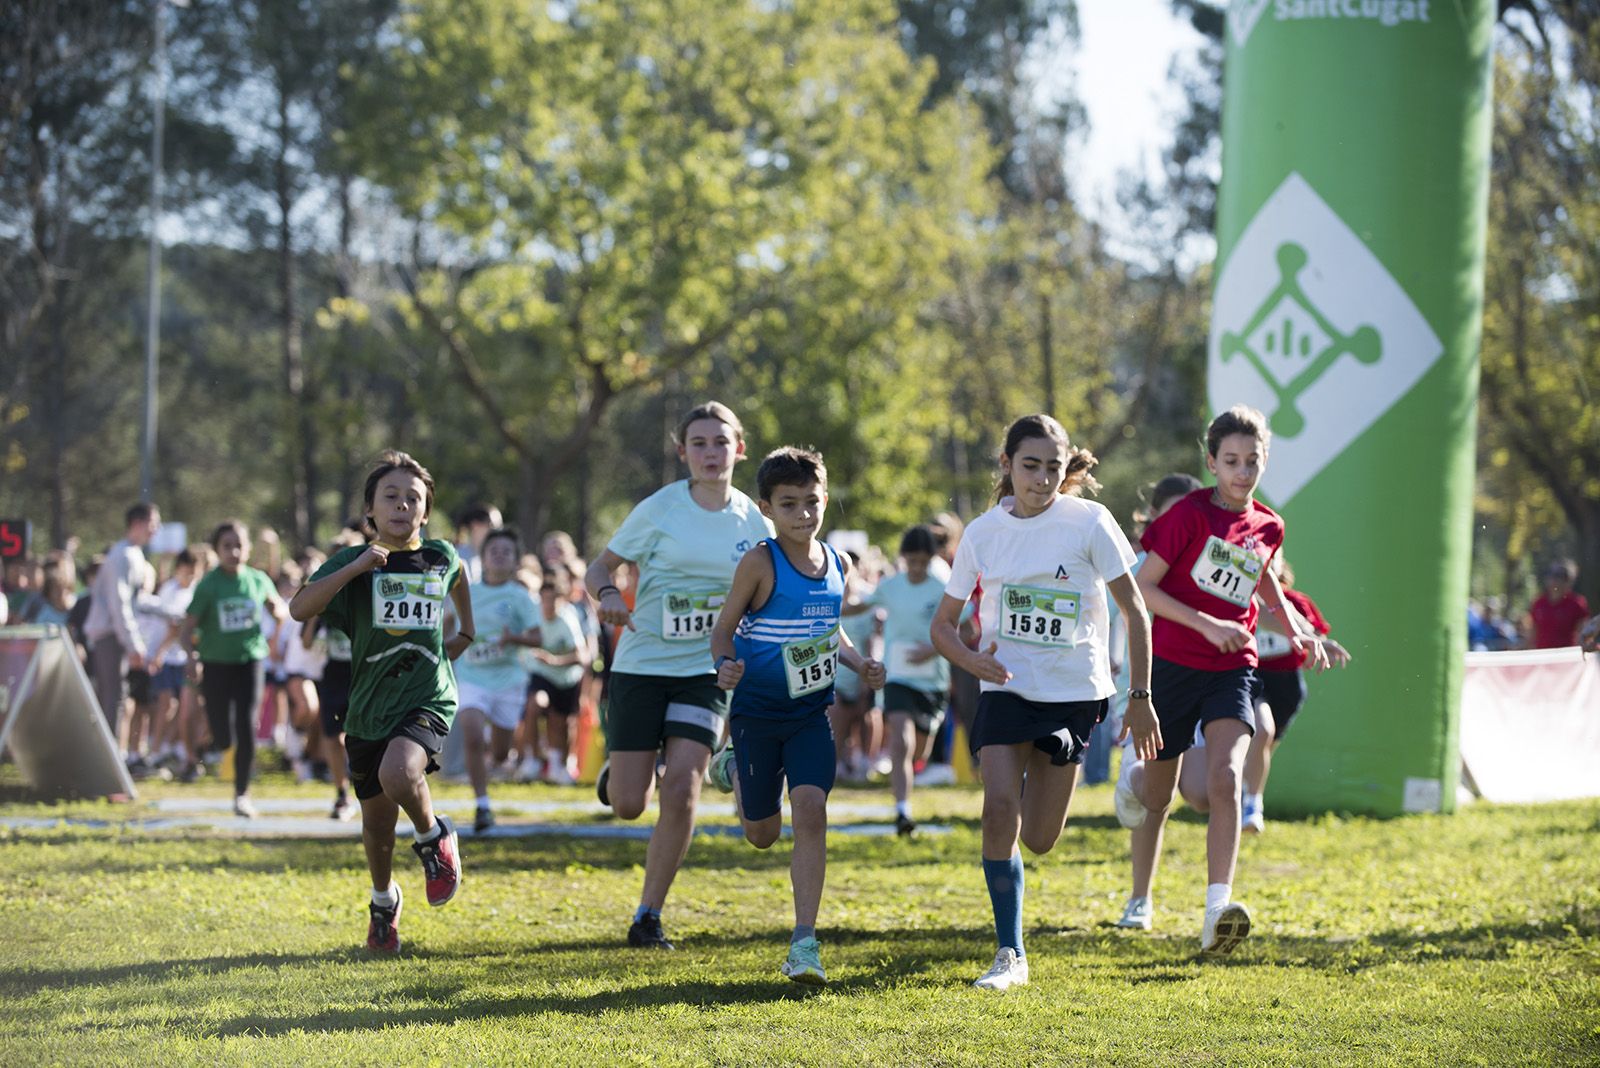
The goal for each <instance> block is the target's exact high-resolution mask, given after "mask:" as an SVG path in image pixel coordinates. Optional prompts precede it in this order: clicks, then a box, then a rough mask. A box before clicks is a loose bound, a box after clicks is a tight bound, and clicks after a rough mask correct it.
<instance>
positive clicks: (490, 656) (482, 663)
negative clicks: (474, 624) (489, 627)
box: [462, 641, 511, 667]
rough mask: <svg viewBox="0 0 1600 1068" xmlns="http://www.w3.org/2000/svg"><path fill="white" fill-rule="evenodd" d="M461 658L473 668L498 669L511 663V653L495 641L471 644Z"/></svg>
mask: <svg viewBox="0 0 1600 1068" xmlns="http://www.w3.org/2000/svg"><path fill="white" fill-rule="evenodd" d="M462 656H463V657H465V659H466V661H467V663H469V664H471V665H472V666H473V667H499V666H500V665H501V664H506V663H510V661H511V651H510V650H509V649H507V648H506V647H505V646H503V645H501V644H500V643H499V642H496V641H487V642H473V643H472V644H471V645H469V646H467V651H466V652H465V653H463V654H462Z"/></svg>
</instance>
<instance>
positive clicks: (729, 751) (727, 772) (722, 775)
mask: <svg viewBox="0 0 1600 1068" xmlns="http://www.w3.org/2000/svg"><path fill="white" fill-rule="evenodd" d="M733 761H734V755H733V746H732V745H731V744H729V745H725V746H723V747H722V748H721V749H719V750H717V752H716V754H715V755H714V756H712V758H711V763H710V764H709V765H707V766H706V780H707V781H708V782H710V783H711V785H712V786H714V787H716V788H717V789H718V790H719V791H721V792H722V793H725V794H731V793H733V774H734V773H733Z"/></svg>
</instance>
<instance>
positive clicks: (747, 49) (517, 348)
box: [349, 0, 989, 528]
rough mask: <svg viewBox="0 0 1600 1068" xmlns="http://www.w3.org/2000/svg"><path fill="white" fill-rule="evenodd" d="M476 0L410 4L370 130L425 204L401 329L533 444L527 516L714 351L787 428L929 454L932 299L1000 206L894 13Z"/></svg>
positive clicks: (858, 457)
mask: <svg viewBox="0 0 1600 1068" xmlns="http://www.w3.org/2000/svg"><path fill="white" fill-rule="evenodd" d="M469 6H470V11H465V12H464V11H463V9H462V8H461V6H460V5H457V4H444V3H436V4H422V5H418V6H417V7H416V8H414V9H411V10H409V11H408V12H407V14H406V15H405V17H404V18H403V19H402V20H401V22H400V24H399V26H398V27H397V35H396V40H395V43H394V46H393V48H392V49H391V51H390V52H389V54H388V56H387V57H386V61H385V63H384V64H383V65H382V66H381V67H380V68H378V69H376V70H375V71H374V73H373V74H372V76H371V77H370V78H369V79H368V81H367V82H366V83H365V91H364V93H363V94H362V97H361V104H360V110H359V121H358V122H357V123H356V124H355V126H354V129H353V132H352V134H351V136H350V138H349V145H350V148H351V151H352V153H353V155H354V157H355V158H356V159H357V160H359V161H360V162H361V165H362V166H363V168H364V169H365V170H366V172H367V173H368V174H369V175H371V176H372V177H373V178H374V179H375V180H377V181H380V182H382V183H383V184H385V185H386V186H388V187H389V188H391V189H392V190H393V191H394V195H395V197H396V200H397V202H398V204H399V205H400V206H401V207H402V208H403V209H404V210H405V211H406V212H407V213H408V214H409V215H411V216H412V217H414V218H417V219H419V220H426V223H427V229H428V233H429V234H430V235H431V236H432V237H433V239H434V242H435V244H436V246H437V249H436V251H434V252H433V253H432V254H431V255H428V256H426V257H425V258H424V261H423V262H422V263H420V264H419V265H418V268H417V270H416V272H415V274H414V276H412V277H410V278H409V280H408V292H407V294H406V296H405V298H404V299H403V300H402V301H401V311H402V314H403V316H404V321H405V323H406V326H407V327H408V328H410V329H411V330H412V331H413V332H414V333H416V334H418V335H422V336H427V335H429V334H430V333H431V334H432V335H433V336H435V337H436V338H437V339H439V340H442V341H443V343H444V348H445V351H446V352H447V353H448V354H449V356H450V359H451V364H452V368H453V371H454V373H455V374H456V376H457V377H458V378H459V379H460V380H461V382H462V385H463V386H464V390H463V392H464V393H465V394H466V396H467V398H468V401H469V402H470V403H471V404H472V405H473V406H474V407H475V408H476V409H477V410H478V412H479V414H480V415H481V416H482V417H483V418H484V419H485V420H486V421H487V423H488V427H489V429H490V430H491V431H492V433H493V435H494V436H495V437H496V438H497V442H498V444H499V445H501V446H503V447H505V448H507V449H509V450H510V452H511V453H512V454H513V455H514V456H515V457H516V458H517V460H518V463H519V468H520V482H519V493H518V497H519V498H520V500H519V502H518V503H519V506H520V514H521V515H522V516H523V518H524V522H525V523H527V524H528V525H530V526H536V525H540V524H539V522H538V521H539V520H541V519H542V518H543V517H544V515H545V514H546V510H547V508H548V500H547V499H546V498H547V497H548V495H549V494H550V492H551V490H552V488H553V486H554V485H555V483H557V482H558V481H559V480H560V479H561V478H562V477H563V476H565V475H567V474H568V473H569V472H570V471H571V470H572V468H573V465H574V464H575V463H576V462H577V460H578V458H579V456H580V454H582V453H583V452H584V450H585V449H586V448H587V446H588V445H589V443H590V442H591V440H592V439H593V435H594V432H595V430H596V428H597V427H599V426H600V425H601V422H602V419H603V418H604V416H605V414H606V410H607V408H608V407H609V406H610V404H611V403H612V401H613V400H614V399H615V398H616V397H618V396H620V395H623V394H626V393H628V392H630V391H633V390H636V389H639V388H641V387H651V386H654V385H655V384H656V383H658V382H659V381H660V380H661V379H662V378H663V376H665V375H668V374H672V373H676V372H683V373H684V374H687V375H689V376H690V377H691V378H702V377H703V376H704V375H705V374H706V372H707V371H708V369H709V368H710V367H712V366H714V365H728V364H732V365H736V366H737V371H736V373H735V377H734V382H735V383H736V384H737V386H739V387H741V388H739V389H737V390H735V391H733V392H731V393H725V394H724V396H725V397H726V398H727V399H729V400H731V401H732V402H733V403H734V404H735V407H736V408H741V409H744V410H746V411H749V410H750V409H751V408H760V407H762V406H769V405H770V406H771V407H772V408H773V409H774V410H775V411H781V412H782V413H783V417H782V418H781V419H778V420H776V421H775V422H773V423H772V424H771V431H772V433H773V435H774V436H773V437H771V438H769V439H768V440H771V441H773V442H774V443H775V442H776V441H777V440H779V439H780V438H787V437H790V436H793V437H798V438H806V439H809V440H812V441H813V442H814V443H815V444H817V445H819V446H821V447H823V448H824V449H825V450H828V451H829V452H830V453H839V452H843V453H848V454H849V455H848V456H840V457H839V460H838V462H840V464H841V466H843V467H846V468H850V467H852V466H857V465H859V467H860V469H862V470H866V469H868V468H869V467H870V466H871V465H872V464H874V463H882V462H892V463H902V464H903V463H906V462H915V461H916V459H917V458H918V455H919V453H918V450H917V449H915V448H913V447H908V445H914V444H915V441H916V439H915V437H914V436H913V437H912V438H911V439H910V440H909V442H904V443H900V444H888V443H885V442H883V441H881V440H880V439H881V438H882V437H883V435H882V434H881V433H880V431H881V430H882V429H883V428H884V427H886V426H888V427H902V426H905V423H904V421H903V420H902V418H901V416H902V415H907V414H909V415H910V416H911V423H910V425H909V427H907V429H910V430H911V431H912V433H913V435H914V434H915V433H917V432H918V430H919V428H920V427H922V426H925V425H926V419H920V420H919V419H917V418H916V417H915V412H916V411H917V410H918V409H919V408H925V407H926V405H925V404H922V405H919V404H918V403H917V401H916V397H915V391H910V390H908V389H907V388H906V387H907V386H908V385H909V384H910V383H913V382H920V381H925V380H926V379H927V377H928V375H929V372H930V369H931V368H932V366H933V362H932V361H933V359H934V357H935V355H936V354H937V352H938V339H937V338H929V337H928V336H926V332H925V331H923V330H921V329H920V325H921V324H919V321H918V316H919V312H920V310H921V308H922V307H923V305H924V304H925V302H926V300H927V295H928V294H929V293H930V292H936V291H937V290H938V289H939V287H940V286H941V284H942V282H941V272H942V269H943V266H944V264H945V262H946V260H947V259H948V258H949V256H950V255H951V250H952V243H953V242H954V241H955V240H958V239H959V237H960V231H959V229H958V227H959V226H960V223H961V220H972V219H977V218H982V217H983V216H985V215H986V214H987V212H988V210H989V209H988V205H987V200H986V198H987V196H988V192H987V190H986V187H985V185H984V183H983V173H984V169H985V163H986V159H987V154H986V151H985V149H984V147H983V146H984V141H983V138H982V136H981V134H980V133H979V132H978V128H977V125H976V117H975V115H973V114H972V113H971V112H970V111H969V110H968V109H966V108H964V107H963V106H962V105H961V104H959V103H957V102H954V101H951V102H946V103H942V104H940V105H938V106H936V107H934V108H932V109H925V108H923V107H922V101H923V99H924V97H925V95H926V91H927V84H928V79H929V77H930V75H931V71H930V70H929V69H928V68H927V67H925V66H918V65H916V64H914V63H912V62H911V61H910V60H909V59H908V57H907V56H906V55H905V53H904V52H903V51H902V50H901V49H900V47H899V45H898V43H897V42H896V40H895V37H894V34H893V21H892V19H893V12H892V8H891V7H890V6H889V5H887V4H885V3H879V2H874V0H830V2H826V3H814V4H805V5H795V6H793V7H789V6H787V5H767V4H760V3H753V2H752V3H738V4H728V3H723V2H712V0H676V2H664V0H657V2H648V3H637V4H631V5H626V6H619V5H610V4H576V5H573V6H572V7H571V8H570V9H559V10H558V9H546V8H540V7H530V6H528V5H524V4H520V3H514V2H510V0H506V2H495V0H479V2H477V3H475V4H473V5H469ZM468 16H470V17H468ZM953 224H954V225H953ZM886 376H888V377H886ZM719 381H720V382H723V383H726V382H727V379H725V378H719ZM847 384H848V388H847ZM858 389H859V390H860V391H861V392H857V390H858ZM908 393H910V394H911V396H909V397H908V396H907V394H908ZM456 396H458V397H459V396H461V393H457V394H456ZM896 399H899V400H900V403H899V405H898V407H897V406H896V404H895V403H894V402H895V400H896ZM879 400H882V401H884V402H885V407H884V408H883V409H882V410H878V409H876V408H870V409H869V408H868V406H869V405H872V404H873V402H876V401H879ZM868 411H870V414H863V413H864V412H868ZM882 482H883V480H882V479H879V480H878V483H879V484H882ZM863 508H864V509H867V510H866V511H865V514H866V515H867V517H868V521H870V522H873V523H874V524H875V525H876V526H878V527H879V528H884V527H887V526H892V525H894V524H898V523H899V522H901V521H902V518H903V516H905V515H910V514H913V513H911V512H909V511H907V510H906V509H905V507H904V506H903V505H901V504H899V503H885V504H883V505H881V506H878V507H877V508H876V509H875V510H872V509H868V508H867V506H866V505H863Z"/></svg>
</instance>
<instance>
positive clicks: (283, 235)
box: [276, 74, 317, 546]
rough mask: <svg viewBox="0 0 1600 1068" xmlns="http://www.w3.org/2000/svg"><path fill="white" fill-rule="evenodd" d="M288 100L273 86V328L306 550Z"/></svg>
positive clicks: (311, 427) (295, 505) (304, 410)
mask: <svg viewBox="0 0 1600 1068" xmlns="http://www.w3.org/2000/svg"><path fill="white" fill-rule="evenodd" d="M289 142H290V137H289V96H288V91H287V89H286V88H285V86H284V85H283V83H282V80H281V74H280V81H279V84H278V158H277V160H276V164H277V194H278V300H279V315H280V318H279V329H280V331H281V333H282V335H283V379H284V389H285V393H286V397H285V401H286V404H287V407H288V411H287V412H286V413H285V416H286V418H285V419H284V424H283V425H284V426H285V427H287V428H288V429H289V435H288V436H289V443H288V449H287V450H286V452H287V455H286V456H285V460H286V461H287V462H286V464H285V465H284V466H285V467H286V468H287V469H288V471H289V509H290V531H291V535H292V537H293V540H294V541H295V542H296V543H297V544H299V545H302V546H305V545H310V544H311V543H312V541H313V539H314V538H315V536H316V518H317V517H316V505H315V493H314V490H313V484H314V481H315V477H316V448H315V443H314V441H313V440H312V439H313V436H314V434H315V424H314V422H313V419H312V412H311V410H310V404H309V397H308V395H307V394H308V391H307V389H306V373H305V360H304V356H303V354H302V352H301V348H300V323H299V314H298V311H297V308H296V301H295V292H294V287H295V264H294V232H293V228H292V227H291V226H290V217H289V216H290V212H291V211H293V209H294V186H293V180H292V176H291V174H290V172H289V149H290V143H289Z"/></svg>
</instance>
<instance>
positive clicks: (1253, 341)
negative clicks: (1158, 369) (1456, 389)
mask: <svg viewBox="0 0 1600 1068" xmlns="http://www.w3.org/2000/svg"><path fill="white" fill-rule="evenodd" d="M1307 261H1308V257H1307V255H1306V250H1305V249H1303V248H1301V247H1300V246H1299V245H1297V244H1295V243H1293V242H1289V241H1286V242H1284V243H1283V244H1282V245H1279V246H1278V270H1279V272H1280V274H1279V280H1278V285H1277V288H1275V289H1273V291H1272V292H1271V293H1269V294H1267V299H1266V300H1264V301H1263V302H1262V303H1261V307H1260V308H1258V309H1257V310H1256V313H1255V314H1254V315H1252V316H1251V317H1250V321H1249V322H1248V323H1247V324H1245V328H1244V330H1243V332H1241V333H1234V332H1233V331H1231V330H1226V331H1224V332H1223V334H1222V353H1221V355H1222V362H1223V363H1227V362H1228V361H1229V360H1231V359H1233V358H1234V357H1235V356H1243V357H1244V358H1245V360H1247V361H1248V362H1249V363H1250V365H1251V366H1252V367H1254V368H1255V369H1256V373H1258V374H1259V375H1260V376H1261V380H1262V381H1263V382H1265V383H1266V384H1267V386H1268V388H1270V389H1271V390H1272V392H1273V393H1274V394H1275V395H1276V396H1277V398H1278V407H1277V409H1276V410H1275V411H1273V412H1272V414H1271V416H1270V420H1269V421H1270V422H1271V424H1272V432H1273V433H1274V434H1281V435H1282V436H1283V437H1286V438H1292V437H1295V436H1297V435H1298V434H1299V433H1300V432H1301V431H1302V430H1304V429H1305V426H1306V417H1305V415H1304V413H1302V412H1301V411H1300V409H1299V407H1298V406H1297V403H1298V401H1299V399H1300V395H1301V394H1302V393H1304V392H1305V391H1306V390H1307V389H1309V388H1310V387H1311V385H1312V383H1314V382H1316V381H1317V379H1319V378H1321V377H1322V376H1323V375H1324V374H1326V373H1327V372H1328V370H1329V368H1331V367H1333V365H1334V364H1336V363H1338V362H1339V358H1340V357H1342V356H1346V355H1349V356H1353V357H1355V358H1356V359H1357V360H1359V361H1360V362H1361V363H1364V364H1374V363H1377V362H1378V361H1379V360H1380V359H1382V358H1383V341H1382V339H1381V338H1380V337H1379V336H1378V331H1377V330H1375V329H1373V328H1372V327H1371V326H1362V327H1360V328H1359V329H1357V330H1356V332H1355V333H1353V334H1348V335H1347V334H1343V333H1340V332H1339V330H1338V329H1337V328H1335V327H1334V325H1333V324H1332V323H1330V322H1329V321H1328V318H1327V316H1325V315H1323V314H1322V312H1321V310H1320V309H1318V308H1317V306H1316V305H1315V304H1312V303H1311V301H1310V300H1308V299H1307V298H1306V294H1305V290H1304V289H1303V288H1301V286H1300V278H1299V275H1300V272H1301V271H1302V270H1304V269H1305V266H1306V263H1307ZM1307 320H1309V323H1308V322H1307ZM1297 326H1298V329H1297ZM1308 326H1309V329H1308V328H1307V327H1308ZM1269 358H1270V359H1271V360H1272V363H1271V364H1269V363H1268V359H1269ZM1285 362H1287V363H1288V364H1289V365H1290V366H1291V367H1297V368H1299V369H1298V370H1297V371H1295V372H1294V373H1292V374H1290V375H1289V376H1288V378H1287V380H1284V379H1281V378H1280V377H1279V376H1278V375H1277V374H1276V373H1275V371H1274V365H1276V366H1277V367H1282V366H1283V365H1284V363H1285Z"/></svg>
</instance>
